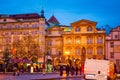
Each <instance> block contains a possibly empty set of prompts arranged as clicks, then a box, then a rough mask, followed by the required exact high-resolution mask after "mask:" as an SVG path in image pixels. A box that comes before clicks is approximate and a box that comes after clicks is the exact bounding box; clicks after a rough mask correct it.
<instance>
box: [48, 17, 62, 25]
mask: <svg viewBox="0 0 120 80" xmlns="http://www.w3.org/2000/svg"><path fill="white" fill-rule="evenodd" d="M48 22H51V23H55V24H60V23H59V22H58V20H57V19H56V18H55V16H54V15H53V16H52V17H51V18H50V19H49V20H48Z"/></svg>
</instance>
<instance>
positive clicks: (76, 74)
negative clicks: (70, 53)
mask: <svg viewBox="0 0 120 80" xmlns="http://www.w3.org/2000/svg"><path fill="white" fill-rule="evenodd" d="M75 70H76V76H77V75H78V66H76V69H75Z"/></svg>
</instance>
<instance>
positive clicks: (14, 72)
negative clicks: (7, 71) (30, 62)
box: [13, 66, 19, 76]
mask: <svg viewBox="0 0 120 80" xmlns="http://www.w3.org/2000/svg"><path fill="white" fill-rule="evenodd" d="M15 75H18V76H19V69H17V67H15V66H14V67H13V76H15Z"/></svg>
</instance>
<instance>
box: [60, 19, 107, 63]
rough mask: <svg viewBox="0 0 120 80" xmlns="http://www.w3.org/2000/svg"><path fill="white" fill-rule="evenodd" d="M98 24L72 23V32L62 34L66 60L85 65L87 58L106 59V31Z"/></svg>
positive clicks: (88, 22)
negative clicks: (98, 26)
mask: <svg viewBox="0 0 120 80" xmlns="http://www.w3.org/2000/svg"><path fill="white" fill-rule="evenodd" d="M96 24H97V23H96V22H93V21H89V20H84V19H83V20H79V21H77V22H73V23H71V26H72V30H71V31H65V32H63V34H62V38H63V55H64V56H65V59H64V60H67V59H68V62H69V63H70V64H73V63H75V64H81V65H83V64H84V61H85V58H96V59H104V58H105V31H104V30H99V29H97V28H96Z"/></svg>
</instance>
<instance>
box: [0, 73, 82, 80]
mask: <svg viewBox="0 0 120 80" xmlns="http://www.w3.org/2000/svg"><path fill="white" fill-rule="evenodd" d="M0 80H82V75H77V76H76V75H74V76H71V75H69V76H68V77H66V74H64V75H63V76H60V75H59V74H57V73H49V74H45V75H43V74H41V73H37V74H36V73H32V74H20V75H19V76H17V75H16V76H13V75H12V74H7V75H6V74H0Z"/></svg>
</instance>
